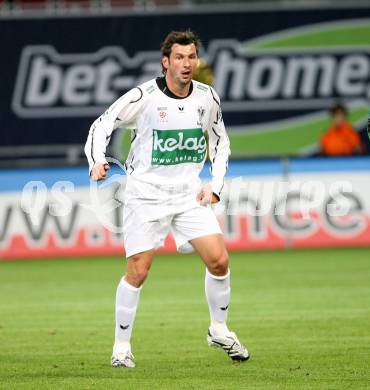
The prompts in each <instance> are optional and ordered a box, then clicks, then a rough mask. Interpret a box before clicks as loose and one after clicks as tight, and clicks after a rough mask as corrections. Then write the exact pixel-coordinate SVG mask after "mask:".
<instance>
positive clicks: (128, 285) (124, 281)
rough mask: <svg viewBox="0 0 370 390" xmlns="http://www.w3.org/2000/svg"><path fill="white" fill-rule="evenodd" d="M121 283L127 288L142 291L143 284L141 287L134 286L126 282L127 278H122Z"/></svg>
mask: <svg viewBox="0 0 370 390" xmlns="http://www.w3.org/2000/svg"><path fill="white" fill-rule="evenodd" d="M120 284H122V285H124V286H125V287H126V288H127V289H129V290H131V291H140V290H141V289H142V287H143V286H140V287H135V286H132V285H131V284H130V283H127V282H126V280H125V278H122V279H121V281H120Z"/></svg>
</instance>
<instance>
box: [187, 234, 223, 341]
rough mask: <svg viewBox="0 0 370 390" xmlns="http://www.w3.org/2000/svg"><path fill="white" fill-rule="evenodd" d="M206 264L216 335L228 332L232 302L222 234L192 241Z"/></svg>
mask: <svg viewBox="0 0 370 390" xmlns="http://www.w3.org/2000/svg"><path fill="white" fill-rule="evenodd" d="M190 242H191V244H192V245H193V247H194V249H195V250H196V251H197V252H198V254H199V255H200V257H201V258H202V260H203V261H204V263H205V265H206V267H207V268H206V276H205V291H206V297H207V302H208V306H209V312H210V316H211V330H212V331H213V333H214V334H215V335H224V334H226V333H228V329H227V326H226V321H227V314H228V307H229V303H230V271H229V257H228V253H227V250H226V247H225V243H224V239H223V236H222V235H221V234H213V235H210V236H204V237H200V238H196V239H194V240H191V241H190Z"/></svg>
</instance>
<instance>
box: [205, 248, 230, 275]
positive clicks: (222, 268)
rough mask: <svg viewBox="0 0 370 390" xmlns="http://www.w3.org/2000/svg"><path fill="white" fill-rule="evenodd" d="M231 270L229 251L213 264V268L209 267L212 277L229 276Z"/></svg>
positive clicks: (218, 257)
mask: <svg viewBox="0 0 370 390" xmlns="http://www.w3.org/2000/svg"><path fill="white" fill-rule="evenodd" d="M228 269H229V255H228V253H227V251H226V250H225V251H223V252H222V253H221V254H220V255H219V256H217V258H216V259H215V260H214V261H213V262H212V264H211V266H208V271H209V272H210V273H211V274H212V275H216V276H224V275H226V274H227V272H228Z"/></svg>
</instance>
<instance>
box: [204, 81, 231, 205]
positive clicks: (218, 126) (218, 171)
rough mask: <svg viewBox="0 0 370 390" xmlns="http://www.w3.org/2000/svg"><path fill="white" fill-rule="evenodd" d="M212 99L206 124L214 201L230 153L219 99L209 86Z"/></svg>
mask: <svg viewBox="0 0 370 390" xmlns="http://www.w3.org/2000/svg"><path fill="white" fill-rule="evenodd" d="M210 91H211V93H212V99H213V106H212V107H213V109H212V112H211V118H210V122H209V126H208V136H209V157H210V160H211V164H212V165H211V174H212V181H211V188H212V192H213V195H214V198H216V199H214V200H215V201H214V202H212V203H215V202H217V201H219V200H220V196H221V191H222V188H223V186H224V178H225V175H226V171H227V166H228V162H229V155H230V142H229V137H228V136H227V133H226V130H225V125H224V122H223V119H222V112H221V107H220V99H219V97H218V95H217V94H216V92H215V91H214V90H213V89H212V88H210Z"/></svg>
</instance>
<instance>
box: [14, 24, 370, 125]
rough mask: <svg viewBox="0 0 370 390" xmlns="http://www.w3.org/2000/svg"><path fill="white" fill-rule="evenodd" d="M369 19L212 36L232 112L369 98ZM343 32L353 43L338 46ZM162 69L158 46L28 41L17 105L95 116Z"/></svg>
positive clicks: (211, 50)
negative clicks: (66, 49) (91, 49)
mask: <svg viewBox="0 0 370 390" xmlns="http://www.w3.org/2000/svg"><path fill="white" fill-rule="evenodd" d="M369 26H370V20H369V19H357V20H351V21H337V22H329V23H320V24H313V25H309V26H303V27H298V28H295V29H290V30H286V31H281V32H274V33H272V34H269V35H265V36H261V37H258V38H256V39H253V40H249V41H246V42H240V41H237V40H230V39H227V40H213V41H211V42H210V43H209V45H208V48H207V51H206V52H205V53H203V54H202V56H203V57H205V58H207V60H208V62H209V63H210V64H211V65H212V68H213V70H214V76H215V80H216V84H215V88H216V90H217V92H218V93H219V95H220V97H221V99H222V102H223V110H224V111H225V112H228V111H229V112H246V111H261V110H262V111H265V110H272V111H274V110H276V111H281V110H289V111H291V110H294V109H297V110H298V109H305V110H312V109H320V108H321V109H322V107H327V106H328V105H329V104H331V103H332V101H333V99H342V100H346V99H357V100H366V99H368V98H369V97H370V46H369V45H368V44H367V45H365V44H362V45H361V44H359V43H358V36H359V35H360V32H362V34H364V33H363V31H364V28H365V29H366V28H367V29H368V31H369V34H370V27H369ZM356 28H358V29H359V31H356ZM361 29H362V30H361ZM360 30H361V31H360ZM336 31H340V34H337V35H338V36H340V37H348V42H342V43H341V42H339V43H336V44H335V45H332V44H331V40H332V37H333V35H335V34H336ZM310 34H311V35H310ZM330 34H331V40H330V39H327V40H326V38H330ZM310 36H311V37H312V39H311V42H308V41H307V39H306V38H307V37H310ZM315 37H316V38H315ZM318 37H319V38H320V39H318ZM341 39H344V38H341ZM325 40H326V41H327V42H328V43H327V44H326V45H323V43H325ZM303 41H304V42H303ZM317 41H320V44H321V46H318V45H317ZM302 42H303V43H302ZM356 42H357V43H356ZM349 44H350V45H349ZM160 74H161V67H160V53H159V52H158V51H151V52H137V53H136V54H135V56H133V57H129V56H128V55H127V54H126V52H125V50H124V49H122V48H121V47H105V48H102V49H100V50H98V51H97V52H95V53H91V54H64V53H59V52H58V51H57V49H55V48H54V47H52V46H26V47H24V49H23V51H22V54H21V58H20V63H19V67H18V73H17V80H16V84H15V85H16V86H15V90H14V95H13V101H12V108H13V111H14V112H15V113H16V114H17V115H18V116H20V117H25V118H30V117H58V116H63V117H70V116H78V117H81V116H95V115H98V114H100V113H101V112H103V111H104V110H105V109H106V107H107V106H108V105H109V104H111V103H112V102H113V101H114V100H115V99H117V98H118V97H119V96H121V95H122V94H123V93H125V92H126V91H128V90H129V89H131V88H133V87H135V86H136V85H138V84H141V83H142V82H144V81H146V80H149V79H151V78H154V77H156V76H158V75H160Z"/></svg>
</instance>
